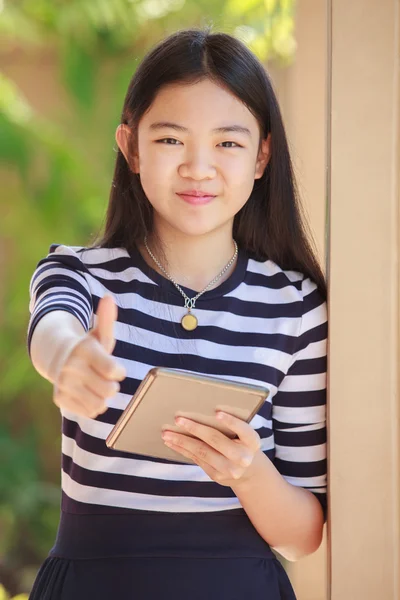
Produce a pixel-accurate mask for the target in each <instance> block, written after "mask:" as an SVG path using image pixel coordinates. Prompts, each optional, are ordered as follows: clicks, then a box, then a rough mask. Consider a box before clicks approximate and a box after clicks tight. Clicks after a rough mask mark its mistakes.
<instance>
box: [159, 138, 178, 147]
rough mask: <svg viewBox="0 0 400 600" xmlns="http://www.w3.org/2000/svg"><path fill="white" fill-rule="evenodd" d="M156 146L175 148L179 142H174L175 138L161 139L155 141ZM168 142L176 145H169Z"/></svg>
mask: <svg viewBox="0 0 400 600" xmlns="http://www.w3.org/2000/svg"><path fill="white" fill-rule="evenodd" d="M155 141H156V144H167V145H168V146H176V145H177V144H180V142H179V141H178V140H176V139H175V138H163V139H162V140H155ZM169 142H176V143H172V144H170V143H169Z"/></svg>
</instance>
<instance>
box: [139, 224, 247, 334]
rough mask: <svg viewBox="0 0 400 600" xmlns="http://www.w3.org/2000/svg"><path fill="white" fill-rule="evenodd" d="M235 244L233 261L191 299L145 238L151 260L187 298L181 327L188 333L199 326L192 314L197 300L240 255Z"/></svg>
mask: <svg viewBox="0 0 400 600" xmlns="http://www.w3.org/2000/svg"><path fill="white" fill-rule="evenodd" d="M233 243H234V245H235V253H234V255H233V256H232V258H231V260H230V261H229V262H228V264H227V265H225V267H224V268H223V269H222V271H221V273H219V275H217V276H216V277H214V279H213V280H212V281H210V283H209V284H208V285H207V286H206V287H205V288H204V290H202V291H201V292H199V293H198V294H196V296H195V297H194V298H189V297H188V296H186V294H185V292H184V291H183V289H182V288H181V287H180V286H179V285H178V284H177V283H176V281H175V280H174V279H173V278H172V277H171V275H169V274H168V273H167V271H166V270H165V269H164V267H163V266H162V265H161V264H160V263H159V261H158V260H157V259H156V257H155V256H154V254H153V253H152V252H151V250H150V248H149V247H148V245H147V235H146V236H145V238H144V244H145V246H146V250H147V252H148V253H149V254H150V256H151V258H152V259H153V260H154V262H155V263H156V265H157V266H158V267H159V268H160V269H161V271H162V272H163V273H164V274H165V275H166V276H167V277H168V279H169V280H170V281H172V283H173V284H174V286H175V287H176V288H178V290H179V291H180V293H181V294H182V296H183V297H184V298H185V308H187V311H188V312H187V313H186V314H185V315H183V317H182V319H181V325H182V327H183V328H184V329H186V331H193V329H196V327H197V325H198V320H197V317H195V315H193V314H192V312H191V311H192V309H193V308H194V305H195V302H196V300H197V298H198V297H199V296H201V295H202V294H204V292H206V291H207V290H208V288H209V287H211V286H212V285H214V283H215V282H216V281H218V279H220V278H221V277H222V275H223V274H224V273H225V272H226V271H227V270H228V269H229V267H230V266H231V264H232V263H233V261H234V260H235V258H236V256H237V254H238V245H237V243H236V241H235V240H233Z"/></svg>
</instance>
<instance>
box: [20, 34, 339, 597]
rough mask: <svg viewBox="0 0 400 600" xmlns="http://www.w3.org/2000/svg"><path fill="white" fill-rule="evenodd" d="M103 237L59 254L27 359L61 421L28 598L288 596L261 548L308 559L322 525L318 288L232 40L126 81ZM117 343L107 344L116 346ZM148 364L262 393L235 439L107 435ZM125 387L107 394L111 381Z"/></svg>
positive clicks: (48, 261) (183, 37) (177, 50)
mask: <svg viewBox="0 0 400 600" xmlns="http://www.w3.org/2000/svg"><path fill="white" fill-rule="evenodd" d="M116 140H117V143H118V147H119V150H118V156H117V159H116V166H115V174H114V180H113V184H112V189H111V196H110V202H109V208H108V213H107V222H106V226H105V233H104V236H103V237H102V239H100V240H98V243H97V244H95V245H93V246H90V247H71V246H66V245H57V244H53V245H51V246H50V252H49V254H48V256H47V257H46V258H43V259H42V260H41V261H40V262H39V263H38V265H37V268H36V270H35V273H34V274H33V276H32V280H31V284H30V297H31V302H30V312H31V319H30V323H29V329H28V349H29V352H30V356H31V359H32V362H33V364H34V366H35V368H36V369H37V370H38V372H39V373H40V374H41V375H42V376H43V377H45V378H47V379H48V380H49V381H51V382H52V383H53V384H54V402H55V404H56V405H57V406H59V407H60V410H61V413H62V434H63V435H62V507H61V508H62V510H61V519H60V525H59V530H58V534H57V539H56V542H55V546H54V547H53V549H52V550H51V552H50V555H49V557H48V558H47V559H46V560H45V562H44V564H43V565H42V567H41V569H40V571H39V574H38V576H37V578H36V582H35V585H34V588H33V591H32V594H31V599H32V600H50V599H51V600H69V599H71V600H72V599H73V600H87V599H88V598H96V600H109V599H110V598H124V599H125V598H132V600H139V599H140V600H142V599H143V600H152V599H156V598H174V600H183V599H185V600H186V599H188V598H191V599H199V600H200V599H201V600H204V599H205V598H207V600H217V599H218V600H220V599H221V598H226V599H228V600H236V599H237V600H239V599H243V598H251V599H252V600H257V599H260V600H261V599H263V600H278V599H286V600H289V599H290V600H292V599H293V598H295V596H294V592H293V589H292V587H291V585H290V583H289V580H288V578H287V576H286V573H285V571H284V569H283V567H282V566H281V563H280V562H279V561H278V560H277V558H276V557H275V554H274V552H273V551H272V549H274V550H277V551H279V553H280V554H281V555H283V556H284V557H285V558H286V559H288V560H296V559H298V558H300V557H302V556H305V555H307V554H310V553H312V552H314V551H315V550H316V549H317V548H318V546H319V545H320V542H321V536H322V529H323V524H324V519H325V516H326V502H325V497H326V495H325V494H326V488H325V485H326V452H325V451H326V428H325V403H326V388H325V386H326V336H327V317H326V312H327V311H326V286H325V282H324V277H323V274H322V272H321V269H320V267H319V265H318V262H317V260H316V258H315V255H314V254H313V251H312V249H311V245H310V243H309V240H308V239H307V236H306V233H305V228H304V225H303V221H302V218H301V211H300V207H299V204H298V200H297V198H296V193H295V183H294V178H293V172H292V167H291V161H290V157H289V152H288V145H287V140H286V137H285V132H284V127H283V124H282V119H281V115H280V111H279V107H278V104H277V100H276V97H275V94H274V92H273V89H272V87H271V83H270V81H269V78H268V76H267V75H266V73H265V70H264V68H263V66H262V65H261V64H260V62H259V61H258V60H257V59H256V57H255V56H254V55H253V54H252V53H251V52H250V51H249V50H248V49H247V48H246V47H245V46H244V45H243V44H242V43H241V42H239V41H238V40H236V39H235V38H233V37H231V36H229V35H226V34H222V33H211V32H210V31H209V30H184V31H179V32H178V33H175V34H174V35H171V36H170V37H168V38H167V39H165V40H164V41H163V42H162V43H160V44H159V45H158V46H157V47H155V48H154V49H153V50H152V51H151V52H150V53H149V54H148V55H147V56H146V57H145V59H144V60H143V62H142V63H141V65H140V66H139V68H138V69H137V71H136V73H135V75H134V77H133V78H132V81H131V83H130V85H129V88H128V91H127V95H126V99H125V103H124V107H123V111H122V118H121V124H120V125H119V126H118V128H117V132H116ZM114 335H115V339H114ZM154 366H166V367H172V368H179V369H185V370H187V371H189V372H196V373H204V374H208V375H212V376H217V377H221V378H224V379H230V380H235V381H238V382H244V383H250V384H255V385H263V386H265V387H267V388H269V390H270V395H269V397H268V400H267V401H266V402H265V404H264V406H263V407H262V409H261V410H260V411H259V414H257V415H256V416H255V418H254V419H253V420H252V422H251V424H250V425H249V424H246V423H243V422H242V421H240V420H238V419H235V418H233V417H230V416H229V415H226V414H223V413H221V414H220V415H219V416H220V418H221V419H222V421H223V422H224V423H225V424H226V425H227V427H229V428H230V429H231V430H232V431H233V432H234V433H235V434H237V436H238V439H237V440H236V441H233V440H231V439H230V438H228V437H226V436H224V435H223V434H221V433H219V432H218V431H217V430H214V429H212V428H209V427H205V426H201V425H199V424H198V423H195V422H193V421H186V422H185V423H181V426H182V427H183V428H184V431H185V432H187V433H191V434H194V435H195V438H194V437H192V436H187V435H185V434H182V435H181V434H173V433H171V432H170V433H168V432H166V433H165V434H164V442H165V444H167V445H168V446H169V447H171V448H173V449H174V450H176V451H177V452H178V453H180V454H182V455H183V456H185V457H190V458H192V459H193V460H194V462H195V463H196V464H194V465H193V464H184V463H179V462H178V461H176V462H173V461H166V460H158V459H153V458H151V457H147V456H139V455H134V454H128V453H123V452H118V451H113V450H110V449H108V448H107V447H106V445H105V439H106V437H107V435H108V433H109V432H110V430H111V429H112V427H113V425H114V424H115V423H116V421H117V419H118V418H119V416H120V415H121V412H122V411H123V410H124V408H125V407H126V405H127V404H128V402H129V400H130V398H131V396H132V395H133V394H134V393H135V390H136V389H137V387H138V385H139V384H140V382H141V380H142V379H143V378H144V377H145V375H146V373H147V372H148V370H149V369H150V368H152V367H154ZM118 382H120V383H118Z"/></svg>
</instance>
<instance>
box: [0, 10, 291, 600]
mask: <svg viewBox="0 0 400 600" xmlns="http://www.w3.org/2000/svg"><path fill="white" fill-rule="evenodd" d="M0 6H2V9H0V11H1V12H0V39H1V40H2V42H3V44H2V47H3V48H8V47H9V48H13V47H20V48H21V49H22V51H23V52H25V53H29V52H38V51H44V50H45V51H46V55H50V56H52V57H53V60H54V61H55V62H56V63H57V72H58V77H59V80H60V83H61V86H62V90H63V92H64V93H65V96H66V98H67V100H68V102H69V106H70V108H71V110H70V112H69V113H66V112H65V113H64V112H63V113H62V114H59V115H58V116H55V117H53V118H50V117H48V116H46V115H45V114H44V111H40V110H39V109H36V110H35V109H34V108H33V106H32V105H31V104H30V103H29V102H28V100H27V99H26V98H25V96H24V94H23V92H22V91H21V90H20V89H18V87H17V86H16V84H15V83H14V82H13V81H12V80H10V79H9V78H7V77H6V76H5V75H4V74H1V73H0V161H1V163H2V169H3V171H4V175H5V177H2V179H3V180H4V183H3V185H2V194H1V195H0V210H1V219H0V257H1V254H2V253H5V259H3V260H0V274H1V277H2V283H3V285H2V286H1V304H2V310H1V313H0V381H1V388H0V409H1V412H2V415H3V418H2V425H1V426H0V451H1V457H2V458H1V459H0V530H1V532H2V536H1V541H0V566H1V565H2V564H6V565H7V568H8V569H11V570H12V569H14V570H15V572H16V573H17V575H18V576H20V577H23V573H24V570H25V569H27V568H31V569H32V568H37V566H38V564H39V563H40V562H41V561H42V560H43V559H44V557H45V556H46V554H47V552H48V550H49V548H50V547H51V545H52V543H53V539H54V535H55V530H56V526H57V520H58V512H59V500H60V492H59V479H60V476H59V469H60V450H59V442H60V439H59V438H60V433H59V431H60V418H59V413H58V410H57V409H56V407H55V406H54V405H53V404H52V402H51V386H50V385H49V384H48V382H46V381H45V380H44V379H42V378H41V377H40V376H39V375H38V374H37V373H36V371H35V370H34V369H33V367H32V365H31V363H30V361H29V357H28V354H27V350H26V329H27V325H28V320H29V311H28V303H29V287H28V286H29V282H30V278H31V276H32V273H33V271H34V269H35V267H36V264H37V262H38V261H39V260H40V258H42V257H43V256H45V255H46V254H47V252H48V247H49V245H50V244H51V243H53V242H56V243H66V244H72V245H75V244H76V245H85V244H87V243H89V242H90V241H91V239H92V238H93V237H94V236H95V235H96V234H97V232H98V230H99V229H100V227H101V225H102V221H103V218H104V214H105V210H106V206H107V201H108V194H109V187H110V182H111V178H112V169H113V162H114V158H115V153H114V147H115V141H114V131H115V128H116V125H117V124H118V122H119V116H120V111H121V108H122V102H123V98H124V95H125V92H126V88H127V85H128V82H129V80H130V78H131V76H132V74H133V72H134V69H135V66H136V65H137V63H138V61H139V60H140V59H141V58H142V56H143V55H144V54H145V52H146V51H147V49H148V48H149V47H150V46H151V45H153V43H155V42H157V41H158V40H160V39H161V38H163V37H164V36H165V35H167V34H168V33H169V32H171V31H175V30H178V29H181V28H186V27H191V26H202V25H206V24H213V26H214V29H215V30H222V31H226V32H228V33H231V34H234V35H236V36H238V37H239V38H241V39H242V40H243V41H244V42H245V43H247V44H248V45H249V47H250V48H251V49H252V50H253V51H254V52H255V53H256V54H257V55H258V56H259V57H260V58H261V60H263V61H267V60H275V61H278V62H279V63H280V64H282V65H285V64H289V63H290V61H291V60H292V57H293V54H294V51H295V41H294V37H293V30H294V27H293V21H294V0H219V1H218V0H186V2H185V0H112V1H110V0H8V1H7V0H4V3H0ZM43 93H45V92H43ZM0 598H1V592H0ZM19 600H22V598H21V599H19Z"/></svg>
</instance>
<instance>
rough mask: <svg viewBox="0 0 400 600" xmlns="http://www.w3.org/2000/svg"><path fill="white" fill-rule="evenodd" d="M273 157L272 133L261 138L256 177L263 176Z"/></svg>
mask: <svg viewBox="0 0 400 600" xmlns="http://www.w3.org/2000/svg"><path fill="white" fill-rule="evenodd" d="M270 158H271V134H270V133H269V134H268V136H267V137H266V138H265V139H263V140H261V147H260V149H259V151H258V157H257V162H256V170H255V174H254V179H260V177H262V176H263V173H264V171H265V168H266V166H267V164H268V163H269V160H270Z"/></svg>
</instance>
